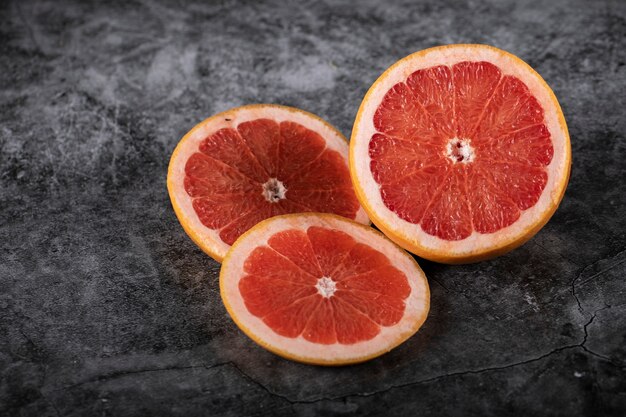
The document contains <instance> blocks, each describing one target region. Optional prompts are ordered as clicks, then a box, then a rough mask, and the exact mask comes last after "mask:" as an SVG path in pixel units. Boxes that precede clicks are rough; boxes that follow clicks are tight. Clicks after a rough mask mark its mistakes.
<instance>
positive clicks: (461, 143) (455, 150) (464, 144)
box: [446, 138, 474, 164]
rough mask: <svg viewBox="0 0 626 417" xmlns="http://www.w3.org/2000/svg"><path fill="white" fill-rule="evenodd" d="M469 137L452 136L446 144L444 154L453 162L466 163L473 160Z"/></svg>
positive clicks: (472, 149)
mask: <svg viewBox="0 0 626 417" xmlns="http://www.w3.org/2000/svg"><path fill="white" fill-rule="evenodd" d="M470 142H471V141H470V140H469V139H458V138H452V139H450V140H449V141H448V144H447V145H446V156H447V157H448V158H449V159H450V160H451V161H452V162H453V163H459V162H460V163H462V164H468V163H470V162H472V161H473V160H474V148H472V146H471V145H470Z"/></svg>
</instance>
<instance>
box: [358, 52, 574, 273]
mask: <svg viewBox="0 0 626 417" xmlns="http://www.w3.org/2000/svg"><path fill="white" fill-rule="evenodd" d="M570 159H571V150H570V141H569V135H568V132H567V126H566V124H565V119H564V117H563V113H562V112H561V108H560V106H559V103H558V101H557V99H556V97H555V96H554V93H553V92H552V90H551V89H550V87H548V85H547V84H546V82H545V81H544V80H543V79H542V78H541V76H540V75H539V74H537V73H536V72H535V71H534V70H533V69H532V68H531V67H530V66H529V65H527V64H526V63H525V62H523V61H522V60H520V59H519V58H517V57H515V56H514V55H511V54H510V53H507V52H505V51H502V50H500V49H497V48H494V47H490V46H485V45H449V46H441V47H436V48H431V49H427V50H424V51H421V52H417V53H415V54H412V55H409V56H408V57H406V58H404V59H402V60H400V61H398V62H397V63H396V64H394V65H393V66H391V67H390V68H389V69H388V70H387V71H385V72H384V73H383V74H382V75H381V76H380V77H379V78H378V80H376V82H375V83H374V85H372V87H371V88H370V89H369V91H368V92H367V94H366V96H365V98H364V99H363V102H362V103H361V107H360V109H359V112H358V114H357V117H356V121H355V123H354V128H353V130H352V139H351V142H350V172H351V175H352V180H353V183H354V186H355V190H356V191H357V196H358V198H359V200H360V201H361V204H362V205H363V207H364V208H365V210H366V211H367V213H368V215H369V217H370V218H371V219H372V221H373V222H374V223H375V224H376V225H377V226H378V227H379V228H380V229H381V230H383V231H384V232H385V234H386V235H387V236H389V237H390V238H391V239H392V240H394V241H396V242H397V243H398V244H400V245H401V246H402V247H404V248H406V249H408V250H409V251H411V252H413V253H415V254H417V255H419V256H421V257H424V258H427V259H431V260H434V261H439V262H446V263H463V262H472V261H478V260H482V259H487V258H490V257H494V256H497V255H500V254H502V253H505V252H507V251H509V250H511V249H513V248H515V247H517V246H519V245H521V244H522V243H524V242H525V241H527V240H528V239H530V238H531V237H532V236H533V235H534V234H535V233H537V231H539V229H540V228H541V227H543V225H545V223H546V222H547V221H548V220H549V219H550V217H551V216H552V214H553V213H554V212H555V210H556V208H557V206H558V205H559V203H560V201H561V199H562V197H563V194H564V192H565V188H566V186H567V182H568V179H569V172H570Z"/></svg>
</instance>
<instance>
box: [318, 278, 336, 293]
mask: <svg viewBox="0 0 626 417" xmlns="http://www.w3.org/2000/svg"><path fill="white" fill-rule="evenodd" d="M315 288H317V292H318V293H319V294H320V295H321V296H322V297H324V298H330V297H332V296H333V294H334V293H335V291H337V284H335V281H333V279H332V278H331V277H321V278H320V279H318V280H317V284H315Z"/></svg>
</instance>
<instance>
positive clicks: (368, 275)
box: [220, 213, 430, 365]
mask: <svg viewBox="0 0 626 417" xmlns="http://www.w3.org/2000/svg"><path fill="white" fill-rule="evenodd" d="M220 291H221V294H222V300H223V301H224V305H225V306H226V309H227V310H228V312H229V313H230V315H231V317H232V318H233V320H234V321H235V322H236V323H237V325H238V326H239V327H240V328H241V329H242V330H243V331H244V332H245V333H246V334H247V335H248V336H249V337H250V338H252V339H253V340H254V341H256V342H257V343H258V344H260V345H261V346H263V347H265V348H267V349H268V350H270V351H272V352H274V353H276V354H279V355H281V356H283V357H286V358H288V359H293V360H297V361H300V362H305V363H313V364H321V365H342V364H348V363H356V362H362V361H365V360H367V359H371V358H373V357H376V356H378V355H381V354H383V353H385V352H387V351H389V350H391V349H393V348H394V347H396V346H397V345H399V344H400V343H402V342H403V341H404V340H406V339H407V338H409V337H410V336H411V335H413V334H414V333H415V332H416V331H417V330H418V329H419V327H420V326H421V325H422V323H423V322H424V320H426V315H427V313H428V309H429V305H430V293H429V289H428V283H427V281H426V278H425V276H424V273H423V272H422V270H421V269H420V267H419V266H418V265H417V263H416V262H415V260H414V259H413V257H412V256H411V255H409V254H408V253H406V252H405V251H404V250H402V249H401V248H400V247H398V246H397V245H396V244H394V243H392V242H391V241H390V240H388V239H387V238H386V237H385V236H383V235H382V234H381V233H379V232H378V231H376V230H374V229H372V228H371V227H368V226H363V225H361V224H359V223H356V222H353V221H350V220H347V219H345V218H343V217H339V216H335V215H332V214H318V213H308V214H307V213H303V214H290V215H283V216H277V217H273V218H271V219H268V220H265V221H263V222H261V223H259V224H258V225H256V226H255V227H253V228H252V229H250V230H249V231H248V232H246V233H245V234H244V235H242V236H241V237H240V238H239V239H237V241H236V242H235V243H234V245H233V246H232V247H231V249H230V251H229V252H228V254H227V256H226V258H225V259H224V262H223V264H222V269H221V272H220Z"/></svg>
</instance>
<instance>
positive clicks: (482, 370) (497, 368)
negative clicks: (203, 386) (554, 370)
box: [231, 305, 623, 405]
mask: <svg viewBox="0 0 626 417" xmlns="http://www.w3.org/2000/svg"><path fill="white" fill-rule="evenodd" d="M609 308H611V306H610V305H607V306H604V307H602V308H600V309H598V310H596V311H594V312H593V314H592V316H591V318H590V319H589V321H588V322H587V323H585V324H584V326H583V332H584V336H583V340H582V341H581V342H580V343H577V344H574V345H566V346H561V347H558V348H555V349H553V350H551V351H549V352H547V353H544V354H543V355H540V356H537V357H535V358H530V359H526V360H523V361H519V362H515V363H512V364H508V365H503V366H492V367H485V368H480V369H471V370H467V371H460V372H451V373H445V374H441V375H437V376H435V377H431V378H425V379H420V380H417V381H411V382H407V383H405V384H398V385H391V386H389V387H387V388H384V389H381V390H377V391H372V392H364V393H354V394H346V395H341V396H337V397H317V398H312V399H309V400H292V399H291V398H289V397H287V396H284V395H281V394H278V393H276V392H274V391H272V390H270V389H269V388H267V387H265V386H264V385H263V384H261V383H260V382H258V381H256V380H255V379H254V378H252V377H250V376H249V375H247V374H246V373H244V372H243V371H242V370H241V369H240V368H239V367H238V366H237V365H236V364H234V363H232V362H231V365H232V366H233V367H234V368H236V369H237V370H238V371H239V372H240V373H241V374H242V375H243V376H244V377H245V378H246V379H248V380H249V381H251V382H253V383H254V384H255V385H257V386H259V387H260V388H262V389H263V390H264V391H266V392H268V393H269V394H270V395H273V396H276V397H279V398H282V399H284V400H286V401H287V402H289V404H291V405H295V404H314V403H317V402H321V401H337V400H342V399H344V400H345V399H346V398H350V397H361V398H366V397H371V396H375V395H379V394H384V393H386V392H389V391H392V390H395V389H398V388H405V387H409V386H413V385H421V384H428V383H431V382H435V381H439V380H442V379H446V378H451V377H458V376H463V375H475V374H482V373H485V372H492V371H500V370H503V369H509V368H514V367H517V366H522V365H527V364H529V363H533V362H537V361H540V360H542V359H545V358H547V357H549V356H552V355H554V354H556V353H559V352H563V351H565V350H569V349H582V350H584V351H586V352H588V353H590V354H594V353H592V352H591V351H590V350H589V349H588V348H586V347H585V346H584V345H585V343H587V340H588V337H589V334H588V331H587V328H588V327H589V326H590V325H591V324H592V323H593V321H594V320H595V318H596V315H597V313H599V312H600V311H602V310H606V309H609ZM594 355H595V356H598V357H601V358H602V359H605V360H607V361H609V362H610V363H611V364H612V365H613V366H616V367H619V368H623V367H622V366H619V365H616V364H615V363H613V362H612V361H611V360H610V358H606V357H602V356H601V355H597V354H594Z"/></svg>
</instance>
